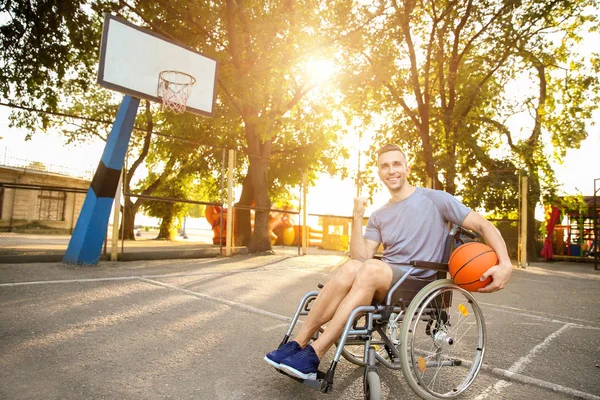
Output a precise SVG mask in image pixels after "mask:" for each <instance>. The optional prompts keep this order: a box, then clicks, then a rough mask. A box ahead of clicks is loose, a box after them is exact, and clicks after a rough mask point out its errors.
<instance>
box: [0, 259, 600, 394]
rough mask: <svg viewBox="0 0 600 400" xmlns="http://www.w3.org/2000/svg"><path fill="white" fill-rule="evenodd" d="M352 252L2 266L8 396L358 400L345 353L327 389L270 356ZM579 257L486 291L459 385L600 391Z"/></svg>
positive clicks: (592, 279) (593, 313)
mask: <svg viewBox="0 0 600 400" xmlns="http://www.w3.org/2000/svg"><path fill="white" fill-rule="evenodd" d="M343 259H344V258H343V257H341V256H337V255H331V256H327V255H311V256H305V257H290V256H287V255H273V256H262V257H247V256H239V257H234V258H233V259H217V260H193V261H190V260H186V261H161V262H154V261H153V262H137V263H104V264H101V265H100V266H99V267H94V268H83V267H78V268H73V267H67V266H63V265H60V264H35V265H13V266H8V265H3V266H1V267H0V280H1V282H2V283H0V304H2V307H1V309H0V351H1V354H3V356H2V358H1V359H0V398H7V399H41V398H44V399H81V398H90V399H95V398H98V399H100V398H105V399H139V398H144V399H146V398H148V399H163V398H172V399H192V398H193V399H248V398H251V399H263V398H264V399H267V398H269V399H270V398H275V399H296V398H298V399H324V398H334V399H360V398H362V370H361V369H359V368H356V367H355V366H353V365H351V364H349V363H347V362H345V361H343V362H342V363H341V364H340V365H339V366H338V368H337V369H336V379H335V383H334V391H333V393H332V394H331V395H323V394H320V393H318V392H316V391H314V390H312V389H310V388H308V387H305V386H303V385H300V384H298V383H296V382H295V381H292V380H291V379H289V378H287V377H285V376H283V375H281V374H279V373H277V372H276V371H275V370H273V369H272V368H271V367H269V366H268V365H267V364H266V363H264V362H263V361H262V358H263V356H264V354H265V353H266V352H268V351H270V350H271V349H272V348H273V347H275V346H277V344H278V343H279V341H280V340H281V338H282V336H283V334H284V333H285V331H286V329H287V323H288V320H289V317H291V316H292V314H293V312H294V311H295V309H296V307H297V305H298V301H299V300H300V298H301V297H302V295H303V294H304V293H305V292H307V291H310V290H316V289H317V286H316V285H317V284H318V283H325V282H326V281H327V277H328V276H329V274H330V273H331V271H332V270H333V269H334V268H335V266H336V265H338V264H339V263H340V262H342V261H343ZM565 268H567V267H565ZM583 268H584V267H581V266H579V267H578V268H577V271H575V268H571V269H567V270H565V269H562V270H557V271H554V270H550V269H544V268H531V269H528V270H526V271H523V270H515V272H514V274H513V279H512V280H511V283H510V285H509V286H508V287H507V288H506V289H505V290H504V291H501V292H498V293H495V294H490V295H480V294H478V295H476V296H477V299H478V302H479V304H480V306H481V307H482V309H483V312H484V316H485V320H486V327H487V334H488V341H487V348H486V358H485V365H484V368H483V371H482V373H481V374H480V375H479V377H478V378H477V380H476V381H475V383H474V385H473V386H472V387H471V388H470V389H469V391H468V392H467V393H466V394H465V395H464V396H463V397H462V398H465V399H486V398H487V399H500V398H501V399H523V398H531V399H538V398H540V399H541V398H544V399H550V400H552V399H564V398H589V399H600V367H598V365H600V315H599V314H600V313H599V312H598V305H599V304H600V301H599V300H600V298H599V295H600V291H599V290H598V289H599V288H600V274H596V273H594V271H593V267H592V268H591V269H589V268H588V269H587V270H584V269H583ZM331 356H332V354H331V352H330V353H329V355H328V356H327V357H326V359H325V360H323V363H324V365H325V366H327V365H328V364H329V361H330V358H331ZM381 374H382V380H383V382H384V384H383V393H384V396H385V398H389V399H400V398H406V399H415V398H417V397H416V396H415V395H414V394H412V392H411V391H410V389H409V388H408V387H407V385H406V384H405V382H404V377H403V376H402V374H401V372H396V371H388V370H384V369H383V370H382V372H381Z"/></svg>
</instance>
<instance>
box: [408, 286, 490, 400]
mask: <svg viewBox="0 0 600 400" xmlns="http://www.w3.org/2000/svg"><path fill="white" fill-rule="evenodd" d="M400 337H401V339H402V342H401V344H400V362H401V364H402V372H403V373H404V376H405V377H406V381H407V383H408V384H409V386H410V387H411V389H412V390H413V391H414V392H415V393H416V394H417V395H419V396H420V397H421V398H423V399H427V400H434V399H440V398H454V397H457V396H459V395H460V394H461V393H463V392H464V391H465V390H466V389H467V388H468V387H469V386H470V385H471V383H473V380H474V379H475V377H476V376H477V374H478V373H479V370H480V368H481V364H482V362H483V355H484V352H485V325H484V321H483V314H482V313H481V309H480V308H479V306H478V305H477V303H476V302H475V298H474V297H473V295H472V294H471V293H469V292H467V291H466V290H463V289H461V288H460V287H458V286H456V285H454V284H453V283H452V281H451V280H449V279H441V280H437V281H434V282H432V283H430V284H429V285H427V286H425V287H424V288H423V289H421V291H419V293H417V295H416V296H415V298H414V299H413V300H412V302H411V303H410V305H409V307H408V309H407V311H406V314H405V318H404V321H403V323H402V329H401V336H400Z"/></svg>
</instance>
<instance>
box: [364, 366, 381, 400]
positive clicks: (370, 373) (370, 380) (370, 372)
mask: <svg viewBox="0 0 600 400" xmlns="http://www.w3.org/2000/svg"><path fill="white" fill-rule="evenodd" d="M363 391H364V395H365V400H381V378H380V377H379V373H378V372H377V370H376V369H370V368H367V369H366V371H365V374H364V376H363Z"/></svg>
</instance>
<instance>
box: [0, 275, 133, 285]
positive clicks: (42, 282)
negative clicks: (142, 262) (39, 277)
mask: <svg viewBox="0 0 600 400" xmlns="http://www.w3.org/2000/svg"><path fill="white" fill-rule="evenodd" d="M134 279H138V277H137V276H118V277H112V278H87V279H63V280H55V281H31V282H13V283H0V287H10V286H27V285H49V284H55V283H87V282H104V281H131V280H134Z"/></svg>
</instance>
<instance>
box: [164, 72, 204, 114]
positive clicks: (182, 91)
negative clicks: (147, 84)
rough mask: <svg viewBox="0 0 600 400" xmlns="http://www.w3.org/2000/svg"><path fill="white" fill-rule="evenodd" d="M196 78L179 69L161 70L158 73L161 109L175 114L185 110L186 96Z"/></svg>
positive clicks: (188, 94)
mask: <svg viewBox="0 0 600 400" xmlns="http://www.w3.org/2000/svg"><path fill="white" fill-rule="evenodd" d="M195 84H196V78H194V77H193V76H192V75H190V74H186V73H185V72H179V71H162V72H161V73H160V74H159V75H158V91H157V92H158V93H157V94H158V97H160V98H162V109H163V110H165V109H166V110H170V111H172V112H173V113H175V114H182V113H183V112H185V109H186V105H187V101H188V98H189V97H190V93H191V92H192V86H194V85H195Z"/></svg>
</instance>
